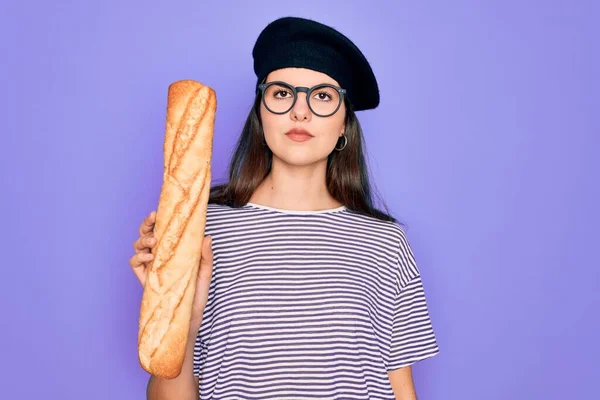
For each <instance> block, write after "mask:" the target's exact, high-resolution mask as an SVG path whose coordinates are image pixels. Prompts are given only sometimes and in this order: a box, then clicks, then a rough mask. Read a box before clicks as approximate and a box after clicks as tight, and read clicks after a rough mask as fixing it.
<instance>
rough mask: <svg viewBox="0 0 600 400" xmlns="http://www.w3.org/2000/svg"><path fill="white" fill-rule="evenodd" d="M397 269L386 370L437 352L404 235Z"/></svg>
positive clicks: (417, 274) (425, 303)
mask: <svg viewBox="0 0 600 400" xmlns="http://www.w3.org/2000/svg"><path fill="white" fill-rule="evenodd" d="M397 267H398V270H397V271H398V274H397V294H396V297H395V299H394V304H393V315H392V331H391V341H390V353H389V357H388V363H387V370H388V371H391V370H393V369H397V368H401V367H405V366H408V365H411V364H414V363H415V362H417V361H420V360H423V359H426V358H429V357H433V356H434V355H436V354H438V353H439V347H438V343H437V340H436V336H435V332H434V330H433V324H432V322H431V319H430V315H429V310H428V307H427V299H426V296H425V289H424V286H423V282H422V280H421V275H420V273H419V269H418V267H417V265H416V262H415V259H414V256H413V252H412V250H411V248H410V245H409V244H408V241H407V240H406V237H404V236H403V237H402V239H401V241H400V246H399V255H398V261H397Z"/></svg>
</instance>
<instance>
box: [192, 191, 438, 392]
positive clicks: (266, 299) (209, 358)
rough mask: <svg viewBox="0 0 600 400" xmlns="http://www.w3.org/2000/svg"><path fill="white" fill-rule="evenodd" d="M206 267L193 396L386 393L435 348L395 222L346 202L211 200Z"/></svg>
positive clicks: (410, 260) (416, 275)
mask: <svg viewBox="0 0 600 400" xmlns="http://www.w3.org/2000/svg"><path fill="white" fill-rule="evenodd" d="M206 234H207V235H211V236H212V238H213V243H212V248H213V276H212V280H211V283H210V288H209V296H208V302H207V305H206V308H205V310H204V317H203V321H202V326H201V327H200V330H199V332H198V336H197V339H196V343H195V349H194V375H196V376H199V381H200V382H199V383H200V385H199V397H200V399H202V400H203V399H219V400H226V399H344V400H351V399H361V400H364V399H371V400H373V399H386V400H388V399H389V400H393V399H394V394H393V391H392V387H391V385H390V381H389V378H388V375H387V372H388V371H390V370H393V369H396V368H400V367H403V366H407V365H410V364H412V363H414V362H416V361H418V360H422V359H425V358H428V357H431V356H433V355H435V354H437V353H438V351H439V349H438V345H437V342H436V337H435V334H434V331H433V328H432V324H431V321H430V318H429V312H428V309H427V303H426V299H425V293H424V290H423V285H422V282H421V279H420V275H419V270H418V268H417V265H416V264H415V260H414V257H413V253H412V251H411V248H410V247H409V243H408V241H407V238H406V236H405V233H404V232H403V230H402V229H401V228H400V226H399V225H398V224H396V223H392V222H385V221H381V220H377V219H375V218H372V217H368V216H364V215H359V214H357V213H354V212H352V211H350V210H349V209H347V208H345V207H340V208H337V209H331V210H326V211H316V212H315V211H310V212H303V211H287V210H278V209H274V208H269V207H266V206H262V205H256V204H253V203H248V204H246V205H245V206H243V207H241V208H231V207H228V206H223V205H216V204H209V207H208V214H207V221H206Z"/></svg>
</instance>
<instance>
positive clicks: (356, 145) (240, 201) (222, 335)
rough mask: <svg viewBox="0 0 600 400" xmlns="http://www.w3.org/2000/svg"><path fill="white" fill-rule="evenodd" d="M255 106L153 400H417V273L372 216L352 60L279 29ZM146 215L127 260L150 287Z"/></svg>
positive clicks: (428, 327) (365, 103)
mask: <svg viewBox="0 0 600 400" xmlns="http://www.w3.org/2000/svg"><path fill="white" fill-rule="evenodd" d="M253 57H254V70H255V72H256V75H257V96H256V101H255V104H254V107H253V108H252V110H251V112H250V115H249V116H248V119H247V121H246V125H245V127H244V129H243V131H242V134H241V136H240V138H239V142H238V145H237V148H236V151H235V154H234V157H233V159H232V161H231V165H230V174H229V181H228V182H227V183H226V184H224V185H220V186H216V187H214V188H213V189H212V192H211V199H210V204H209V208H208V215H207V225H206V235H207V236H206V240H204V244H203V257H202V261H201V265H200V274H199V278H198V284H197V291H196V299H195V303H194V311H193V315H192V324H191V330H190V335H189V341H188V348H187V353H186V359H185V365H184V369H183V371H182V373H181V375H180V376H179V377H178V378H176V379H172V380H164V379H160V378H157V377H151V378H150V380H149V383H148V398H149V399H196V398H199V399H267V398H269V399H299V398H303V399H346V400H347V399H403V400H406V399H416V394H415V389H414V385H413V379H412V374H411V365H412V364H413V363H415V362H416V361H419V360H422V359H425V358H428V357H431V356H433V355H435V354H437V353H438V351H439V349H438V346H437V342H436V338H435V334H434V331H433V328H432V324H431V321H430V319H429V313H428V310H427V304H426V299H425V294H424V289H423V285H422V282H421V279H420V275H419V270H418V268H417V266H416V264H415V260H414V258H413V254H412V251H411V248H410V246H409V243H408V241H407V238H406V236H405V234H404V232H403V230H402V229H401V228H400V226H399V224H398V223H397V222H396V220H395V219H394V218H393V217H391V216H390V215H388V214H386V213H384V212H382V211H379V210H377V209H376V208H375V207H374V205H373V200H372V194H371V189H370V185H369V181H368V174H367V170H366V166H365V160H364V154H363V144H362V142H363V137H362V132H361V128H360V124H359V121H358V119H357V117H356V115H355V111H362V110H368V109H373V108H375V107H377V105H378V104H379V91H378V86H377V81H376V79H375V76H374V75H373V72H372V70H371V67H370V66H369V63H368V62H367V60H366V59H365V57H364V56H363V54H362V53H361V52H360V50H359V49H358V48H357V47H356V46H355V45H354V44H353V43H352V42H351V41H350V40H349V39H348V38H346V37H345V36H344V35H342V34H341V33H339V32H338V31H336V30H334V29H332V28H331V27H328V26H325V25H322V24H320V23H317V22H314V21H310V20H306V19H301V18H282V19H278V20H276V21H274V22H272V23H271V24H269V25H268V26H267V27H266V28H265V29H264V30H263V32H262V33H261V34H260V35H259V37H258V40H257V42H256V44H255V47H254V50H253ZM154 215H155V213H154V212H152V213H151V214H150V215H149V216H148V217H147V218H146V219H145V221H144V222H143V223H142V225H141V227H140V238H139V239H138V240H136V242H135V245H134V247H135V249H136V254H135V255H134V256H133V257H132V259H131V260H130V264H131V266H132V267H133V270H134V271H135V273H136V275H137V277H138V278H139V279H140V282H141V283H142V284H144V281H145V276H146V269H147V263H148V262H150V261H151V260H152V256H151V254H150V249H151V248H152V247H153V246H154V245H155V243H156V240H155V239H154V237H153V233H152V231H153V226H154Z"/></svg>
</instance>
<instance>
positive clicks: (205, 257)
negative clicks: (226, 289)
mask: <svg viewBox="0 0 600 400" xmlns="http://www.w3.org/2000/svg"><path fill="white" fill-rule="evenodd" d="M200 261H201V263H210V264H212V262H213V253H212V237H211V236H206V237H205V238H204V240H203V242H202V255H201V260H200Z"/></svg>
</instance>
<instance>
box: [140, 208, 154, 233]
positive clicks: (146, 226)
mask: <svg viewBox="0 0 600 400" xmlns="http://www.w3.org/2000/svg"><path fill="white" fill-rule="evenodd" d="M155 222H156V211H152V212H151V213H150V214H149V215H148V216H147V217H146V218H144V221H142V224H141V225H140V229H139V234H140V236H145V235H147V234H149V233H151V232H152V230H153V229H154V224H155Z"/></svg>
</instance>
